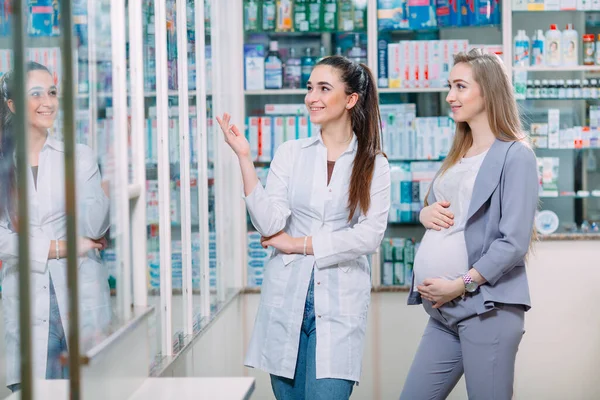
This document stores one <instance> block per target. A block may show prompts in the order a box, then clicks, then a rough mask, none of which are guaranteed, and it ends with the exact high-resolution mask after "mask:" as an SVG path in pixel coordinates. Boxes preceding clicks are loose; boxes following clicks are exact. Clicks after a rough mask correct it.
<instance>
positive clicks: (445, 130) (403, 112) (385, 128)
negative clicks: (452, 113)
mask: <svg viewBox="0 0 600 400" xmlns="http://www.w3.org/2000/svg"><path fill="white" fill-rule="evenodd" d="M380 112H381V122H382V139H383V150H384V152H385V153H386V154H387V156H388V158H389V159H390V160H439V159H442V158H444V157H446V155H447V154H448V151H449V150H450V146H451V145H452V138H453V137H454V130H455V125H454V121H452V120H451V119H450V118H448V117H425V118H417V116H416V115H417V112H416V105H415V104H393V105H382V106H380Z"/></svg>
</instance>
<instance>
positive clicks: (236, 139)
mask: <svg viewBox="0 0 600 400" xmlns="http://www.w3.org/2000/svg"><path fill="white" fill-rule="evenodd" d="M230 120H231V116H230V115H229V114H227V113H225V114H223V117H222V118H219V117H217V122H218V123H219V125H220V126H221V130H222V131H223V135H224V136H225V142H226V143H227V144H228V145H229V147H231V149H232V150H233V151H234V153H235V154H236V155H237V156H238V158H242V157H248V156H249V155H250V143H248V140H246V137H245V136H244V135H243V134H242V133H241V132H240V130H239V129H238V127H237V126H235V125H230V124H229V121H230Z"/></svg>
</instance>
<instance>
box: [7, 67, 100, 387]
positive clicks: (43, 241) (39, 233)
mask: <svg viewBox="0 0 600 400" xmlns="http://www.w3.org/2000/svg"><path fill="white" fill-rule="evenodd" d="M56 74H57V72H56V71H51V70H50V69H48V68H47V67H46V66H44V65H41V64H38V63H35V62H29V63H28V64H27V76H26V87H25V94H26V102H27V110H26V112H27V113H28V118H29V127H28V128H29V138H28V140H29V143H28V145H29V148H28V152H29V163H30V167H31V168H30V170H29V171H28V185H29V188H28V189H29V199H27V200H26V201H28V204H29V216H30V221H29V224H30V226H29V230H30V237H29V243H30V258H31V270H32V273H31V293H32V296H35V298H34V299H32V300H33V301H32V304H33V309H32V312H33V314H32V321H33V326H32V336H33V343H34V347H33V357H34V368H33V371H34V378H36V379H66V378H68V369H67V368H66V367H65V364H64V362H63V360H65V359H66V358H65V357H64V356H65V354H66V352H67V339H66V333H67V332H68V323H69V315H68V291H67V275H66V274H67V270H66V254H67V242H66V240H65V239H66V234H67V232H66V214H65V189H64V186H65V181H64V176H65V174H64V145H63V142H62V141H61V140H60V138H61V134H60V124H59V123H58V124H57V117H58V116H59V107H60V106H59V96H58V88H57V85H58V81H59V80H58V78H57V75H56ZM15 90H17V87H16V83H15V82H14V79H13V74H12V72H8V73H6V74H4V75H3V76H2V78H1V79H0V92H1V96H0V132H1V133H2V141H1V149H2V151H1V155H0V169H1V170H0V173H1V175H0V176H1V178H0V184H1V185H2V188H1V189H0V193H2V194H3V195H2V204H1V206H0V210H2V213H1V218H0V259H1V260H2V277H3V282H2V289H3V290H2V291H3V293H2V306H3V314H4V329H5V335H4V338H5V350H6V373H7V376H6V385H7V386H9V388H10V389H11V390H16V389H18V388H19V383H20V377H19V364H20V362H19V349H20V345H19V328H18V321H19V319H18V318H19V316H18V314H19V298H18V271H17V268H18V267H17V266H18V235H19V221H18V218H17V215H18V205H19V204H23V200H22V199H18V198H17V196H16V186H15V182H16V179H15V178H16V171H15V162H14V160H15V147H14V145H15V138H14V134H13V132H14V126H13V118H14V115H15V113H18V112H22V110H17V109H16V108H15V104H14V100H13V99H14V94H15ZM52 131H54V133H53V134H52ZM75 161H76V172H77V176H76V179H77V182H76V190H77V205H78V213H77V217H78V234H79V236H80V237H79V240H78V243H77V246H78V250H77V253H78V255H79V290H80V292H81V297H80V314H81V315H80V318H81V326H80V330H81V338H82V343H86V342H87V341H90V340H93V338H96V337H98V336H104V335H105V334H106V331H107V329H108V326H109V324H110V318H111V308H110V290H109V284H108V273H107V270H106V268H104V267H103V266H102V262H101V257H100V253H99V252H100V251H101V250H103V249H104V248H105V247H106V245H107V240H106V239H105V235H106V234H107V231H108V228H109V226H110V218H109V208H110V201H109V199H108V197H107V195H106V193H105V191H104V189H103V186H102V183H101V176H100V171H99V168H98V165H97V163H96V161H95V157H94V153H93V151H92V149H91V148H90V147H88V146H86V145H83V144H78V145H77V146H76V154H75ZM84 347H85V345H84Z"/></svg>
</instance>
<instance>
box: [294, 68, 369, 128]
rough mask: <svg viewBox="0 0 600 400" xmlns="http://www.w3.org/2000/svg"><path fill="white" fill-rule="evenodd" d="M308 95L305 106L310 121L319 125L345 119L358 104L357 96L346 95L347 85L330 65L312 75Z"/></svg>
mask: <svg viewBox="0 0 600 400" xmlns="http://www.w3.org/2000/svg"><path fill="white" fill-rule="evenodd" d="M307 90H308V93H306V96H305V97H304V104H306V108H307V109H308V111H309V112H310V121H311V122H312V123H313V124H317V125H326V124H327V123H329V122H332V121H337V120H339V119H340V118H343V117H344V116H345V115H346V113H347V112H348V110H350V109H351V108H352V107H353V106H354V104H356V99H355V97H357V96H356V95H347V94H346V85H345V84H344V82H342V81H341V79H340V75H339V72H338V71H337V70H336V69H335V68H333V67H331V66H329V65H318V66H316V67H315V68H314V69H313V71H312V73H311V74H310V80H309V81H308V85H307Z"/></svg>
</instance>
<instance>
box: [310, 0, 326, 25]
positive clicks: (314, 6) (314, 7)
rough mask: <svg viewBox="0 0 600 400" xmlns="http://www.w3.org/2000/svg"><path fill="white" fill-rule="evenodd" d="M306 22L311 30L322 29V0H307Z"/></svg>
mask: <svg viewBox="0 0 600 400" xmlns="http://www.w3.org/2000/svg"><path fill="white" fill-rule="evenodd" d="M308 24H309V29H310V31H311V32H321V31H322V30H323V3H322V0H308Z"/></svg>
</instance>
